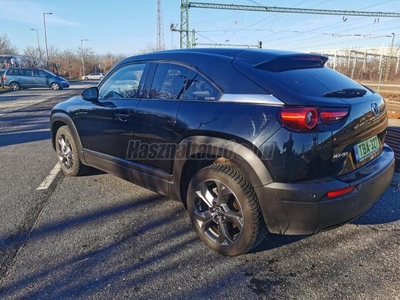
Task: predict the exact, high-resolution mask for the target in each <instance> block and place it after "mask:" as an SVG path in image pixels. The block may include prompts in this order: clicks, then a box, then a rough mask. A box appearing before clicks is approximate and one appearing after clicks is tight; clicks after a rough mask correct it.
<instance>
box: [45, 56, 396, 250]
mask: <svg viewBox="0 0 400 300" xmlns="http://www.w3.org/2000/svg"><path fill="white" fill-rule="evenodd" d="M327 60H328V58H327V57H324V56H321V55H317V54H307V53H297V52H281V51H272V50H262V49H218V48H217V49H184V50H170V51H163V52H157V53H150V54H144V55H139V56H133V57H130V58H127V59H125V60H123V61H121V62H120V63H118V64H117V65H116V66H115V67H114V68H113V69H112V70H111V71H110V72H109V73H108V74H107V76H106V77H105V78H104V79H103V80H102V81H101V82H100V84H99V85H98V86H95V87H90V88H88V89H86V90H84V91H83V92H82V95H81V97H73V98H71V99H69V100H67V101H65V102H61V103H59V104H57V105H56V106H55V107H54V108H53V110H52V113H51V141H52V145H53V148H54V149H55V151H56V154H57V159H58V161H59V163H60V165H61V168H62V171H63V172H64V174H65V175H67V176H76V175H82V174H85V173H86V172H87V171H88V170H89V167H95V168H98V169H100V170H103V171H106V172H109V173H111V174H114V175H116V176H119V177H121V178H123V179H126V180H129V181H131V182H133V183H136V184H139V185H141V186H144V187H146V188H148V189H151V190H154V191H156V192H158V193H160V194H162V195H165V196H167V197H169V198H172V199H176V200H178V201H182V202H183V205H184V206H185V207H187V210H188V214H189V216H190V220H191V222H192V225H193V227H194V229H195V230H196V232H197V234H198V236H199V237H200V239H201V240H202V241H203V242H204V243H205V244H207V245H208V246H209V247H210V248H212V249H214V250H216V251H218V252H220V253H222V254H224V255H239V254H243V253H246V252H248V251H250V250H252V249H253V248H254V247H255V246H257V245H258V244H259V243H260V242H261V241H262V240H263V239H264V237H265V236H266V233H267V232H269V233H277V234H288V235H304V234H314V233H317V232H320V231H322V230H327V229H330V228H332V227H335V226H339V225H341V224H344V223H346V222H349V221H351V220H353V219H354V218H356V217H358V216H359V215H360V214H362V213H363V212H365V211H366V210H367V209H369V208H370V207H371V206H372V205H373V204H374V203H375V202H376V201H377V200H378V199H379V198H380V196H381V195H382V193H383V192H384V191H385V190H386V188H387V187H388V186H389V184H390V182H391V179H392V176H393V172H394V154H393V151H392V150H391V149H390V148H389V147H388V146H387V145H386V144H385V135H386V127H387V124H388V120H387V115H386V105H385V101H384V100H383V98H382V97H381V96H380V95H379V94H377V93H375V92H374V91H373V90H370V89H369V88H367V87H364V86H362V85H360V84H358V83H356V82H354V81H353V80H351V79H350V78H348V77H346V76H344V75H342V74H340V73H338V72H336V71H334V70H332V69H330V68H328V67H326V66H325V63H326V61H327ZM117 188H118V187H116V189H117ZM149 217H151V216H149Z"/></svg>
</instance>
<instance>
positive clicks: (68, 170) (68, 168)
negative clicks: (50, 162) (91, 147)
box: [55, 125, 90, 176]
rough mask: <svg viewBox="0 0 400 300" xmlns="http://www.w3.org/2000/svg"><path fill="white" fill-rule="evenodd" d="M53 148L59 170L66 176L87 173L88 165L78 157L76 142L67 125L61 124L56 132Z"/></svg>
mask: <svg viewBox="0 0 400 300" xmlns="http://www.w3.org/2000/svg"><path fill="white" fill-rule="evenodd" d="M55 146H56V147H55V148H56V153H57V158H58V162H59V163H60V166H61V170H62V171H63V173H64V174H65V175H67V176H79V175H84V174H86V173H88V171H89V170H90V167H88V166H86V165H84V164H83V163H82V162H81V160H80V159H79V155H78V148H77V146H76V142H75V140H74V137H73V135H72V133H71V130H70V129H69V127H68V126H66V125H65V126H61V127H60V128H59V129H58V130H57V133H56V140H55Z"/></svg>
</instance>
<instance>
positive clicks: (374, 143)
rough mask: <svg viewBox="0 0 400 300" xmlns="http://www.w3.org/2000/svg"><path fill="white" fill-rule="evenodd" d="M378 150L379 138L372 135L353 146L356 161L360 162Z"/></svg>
mask: <svg viewBox="0 0 400 300" xmlns="http://www.w3.org/2000/svg"><path fill="white" fill-rule="evenodd" d="M378 150H379V139H378V137H377V136H373V137H372V138H369V139H368V140H365V141H363V142H361V143H358V144H357V145H355V146H354V153H355V155H356V161H357V162H360V161H362V160H364V159H366V158H367V157H369V156H370V155H372V154H373V153H375V152H376V151H378Z"/></svg>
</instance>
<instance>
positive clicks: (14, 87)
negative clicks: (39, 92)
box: [10, 82, 21, 91]
mask: <svg viewBox="0 0 400 300" xmlns="http://www.w3.org/2000/svg"><path fill="white" fill-rule="evenodd" d="M20 88H21V86H20V85H19V83H18V82H11V83H10V89H11V90H13V91H18V90H19V89H20Z"/></svg>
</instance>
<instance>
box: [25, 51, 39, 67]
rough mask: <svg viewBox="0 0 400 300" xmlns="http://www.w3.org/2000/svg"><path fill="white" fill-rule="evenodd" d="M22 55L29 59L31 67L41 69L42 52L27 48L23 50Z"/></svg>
mask: <svg viewBox="0 0 400 300" xmlns="http://www.w3.org/2000/svg"><path fill="white" fill-rule="evenodd" d="M24 55H26V56H29V57H30V60H31V64H32V66H34V67H39V68H43V60H42V58H43V57H44V52H43V51H42V50H41V49H39V48H37V47H36V48H35V47H32V46H28V47H26V48H25V49H24Z"/></svg>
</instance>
